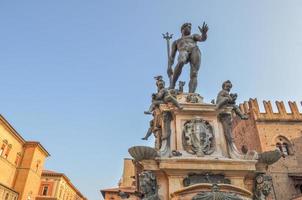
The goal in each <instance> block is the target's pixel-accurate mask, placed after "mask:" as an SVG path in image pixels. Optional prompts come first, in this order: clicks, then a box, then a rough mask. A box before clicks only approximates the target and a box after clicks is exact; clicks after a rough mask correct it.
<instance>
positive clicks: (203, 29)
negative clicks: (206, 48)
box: [198, 22, 209, 33]
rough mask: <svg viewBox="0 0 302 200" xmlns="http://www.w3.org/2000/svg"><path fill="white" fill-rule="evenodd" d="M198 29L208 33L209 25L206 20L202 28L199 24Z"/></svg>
mask: <svg viewBox="0 0 302 200" xmlns="http://www.w3.org/2000/svg"><path fill="white" fill-rule="evenodd" d="M198 29H199V31H200V32H201V33H207V32H208V30H209V27H208V25H207V24H206V23H205V22H203V24H202V28H201V27H200V26H198Z"/></svg>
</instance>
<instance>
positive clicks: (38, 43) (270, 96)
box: [0, 0, 302, 200]
mask: <svg viewBox="0 0 302 200" xmlns="http://www.w3.org/2000/svg"><path fill="white" fill-rule="evenodd" d="M301 10H302V2H301V1H299V0H296V1H295V0H292V1H284V0H266V1H262V0H254V1H241V0H232V1H220V0H208V1H206V0H202V1H201V0H199V1H197V0H186V1H181V0H166V1H160V0H152V1H147V0H127V1H122V0H120V1H116V0H112V1H101V0H90V1H83V0H64V1H62V0H52V1H38V0H27V1H14V0H10V1H5V0H3V1H0V27H1V31H0V69H1V75H0V76H1V78H0V89H1V99H0V102H1V104H0V105H1V106H0V113H1V114H2V115H4V116H5V117H6V118H7V120H9V121H10V122H11V124H12V125H13V126H14V127H15V128H16V129H17V130H18V131H19V132H20V133H21V134H22V135H23V136H24V138H26V139H28V140H38V141H40V142H41V143H42V144H43V145H44V146H45V148H46V149H47V150H48V151H49V152H50V153H51V155H52V156H51V157H50V158H49V159H48V161H47V163H46V168H48V169H51V170H56V171H59V172H64V173H65V174H66V175H67V176H69V177H70V179H71V180H72V182H73V183H74V184H75V185H76V186H77V187H78V188H79V190H80V191H81V192H82V193H83V194H85V195H86V196H87V197H88V198H89V199H92V200H93V199H101V194H100V193H99V190H100V189H101V188H107V187H112V186H116V185H117V182H118V180H119V178H120V175H121V173H122V162H123V158H124V157H128V156H129V155H128V152H127V149H128V148H129V147H130V146H133V145H138V144H141V145H152V144H153V141H149V142H145V141H141V140H140V138H141V137H142V136H143V135H144V134H145V131H146V130H147V128H148V124H149V123H148V121H149V120H150V117H149V116H145V115H143V111H144V110H145V109H147V108H148V106H149V104H150V94H151V93H153V92H155V90H156V88H155V85H154V80H153V76H155V75H159V74H163V75H165V76H166V74H165V72H166V63H167V58H166V46H165V45H166V44H165V41H164V40H163V39H162V35H161V34H162V33H164V32H167V31H169V32H171V33H173V34H174V39H175V38H177V37H179V35H180V34H179V28H180V26H181V24H182V23H184V22H187V21H189V22H191V23H192V24H193V32H198V29H197V26H198V25H201V24H202V22H203V21H206V22H207V23H208V25H209V28H210V30H209V32H208V40H207V41H206V42H204V43H201V44H200V45H199V47H200V48H201V50H202V66H201V69H200V73H199V78H198V79H199V86H198V89H197V91H198V92H199V93H200V94H201V95H202V96H204V98H205V100H206V101H207V102H210V100H211V99H213V98H215V97H216V94H217V92H218V91H219V90H220V87H221V83H222V82H223V81H224V80H227V79H230V80H232V82H233V84H234V88H233V90H234V92H237V93H238V94H239V98H238V101H239V102H242V101H244V100H248V99H249V98H250V97H252V98H254V97H257V98H258V99H259V100H272V101H275V100H285V101H286V100H296V101H301V100H302V90H301V89H300V86H301V85H302V84H301V83H302V79H301V74H302V68H301V66H302V37H301V36H302V12H301ZM188 71H189V67H188V66H187V67H185V69H184V73H183V74H182V76H181V78H180V79H181V80H185V81H188Z"/></svg>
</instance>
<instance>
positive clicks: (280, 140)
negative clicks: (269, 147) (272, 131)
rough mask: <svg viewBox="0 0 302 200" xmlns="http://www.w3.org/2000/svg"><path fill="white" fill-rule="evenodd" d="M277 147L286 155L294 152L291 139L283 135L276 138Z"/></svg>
mask: <svg viewBox="0 0 302 200" xmlns="http://www.w3.org/2000/svg"><path fill="white" fill-rule="evenodd" d="M276 148H277V149H279V150H280V151H281V152H282V153H283V154H284V155H285V156H288V155H292V154H293V149H292V146H291V143H290V141H289V140H288V139H286V138H285V137H283V136H279V137H277V138H276Z"/></svg>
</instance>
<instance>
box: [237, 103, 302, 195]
mask: <svg viewBox="0 0 302 200" xmlns="http://www.w3.org/2000/svg"><path fill="white" fill-rule="evenodd" d="M275 104H276V107H277V110H276V111H275V112H274V111H273V105H272V103H271V102H270V101H263V106H264V111H262V110H260V107H259V104H258V101H257V99H250V100H249V101H246V102H244V103H243V104H240V109H241V110H242V111H243V112H244V113H246V114H248V116H249V119H248V120H240V119H239V118H238V117H235V118H234V120H233V136H234V140H235V143H236V146H237V148H238V149H241V147H242V146H246V147H247V148H248V149H249V150H256V151H257V152H264V151H271V150H274V149H276V148H279V146H278V144H280V145H283V147H282V151H283V150H285V149H286V148H284V144H287V146H288V148H287V149H288V151H283V152H284V153H286V152H287V154H286V156H285V157H284V158H281V159H280V160H279V161H278V162H277V163H275V164H273V165H271V166H270V167H269V168H268V173H269V174H270V175H271V176H272V178H273V184H274V190H275V193H276V196H277V199H278V200H281V199H292V197H293V196H294V195H299V194H300V193H301V191H300V189H299V188H300V186H301V185H302V179H301V178H300V177H301V174H302V168H301V166H302V113H301V112H299V109H298V105H297V103H296V102H293V101H289V102H288V105H289V108H290V111H289V112H287V111H286V109H285V104H284V102H282V101H276V103H275ZM297 174H298V175H297Z"/></svg>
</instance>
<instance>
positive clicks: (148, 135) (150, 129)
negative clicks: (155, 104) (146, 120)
mask: <svg viewBox="0 0 302 200" xmlns="http://www.w3.org/2000/svg"><path fill="white" fill-rule="evenodd" d="M151 134H152V127H150V128H149V129H148V132H147V133H146V136H145V137H143V138H142V140H148V138H149V137H150V136H151Z"/></svg>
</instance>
